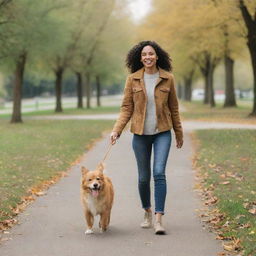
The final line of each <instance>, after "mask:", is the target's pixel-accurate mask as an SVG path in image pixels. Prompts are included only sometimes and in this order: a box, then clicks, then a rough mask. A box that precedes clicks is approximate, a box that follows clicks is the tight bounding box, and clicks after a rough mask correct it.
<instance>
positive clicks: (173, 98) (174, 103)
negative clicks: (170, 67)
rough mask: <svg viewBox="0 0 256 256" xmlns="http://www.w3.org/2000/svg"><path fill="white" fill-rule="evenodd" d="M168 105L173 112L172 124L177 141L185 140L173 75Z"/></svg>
mask: <svg viewBox="0 0 256 256" xmlns="http://www.w3.org/2000/svg"><path fill="white" fill-rule="evenodd" d="M168 105H169V109H170V111H171V118H172V124H173V129H174V132H175V136H176V139H183V130H182V125H181V121H180V114H179V103H178V99H177V95H176V89H175V83H174V77H173V75H172V76H171V91H170V94H169V99H168Z"/></svg>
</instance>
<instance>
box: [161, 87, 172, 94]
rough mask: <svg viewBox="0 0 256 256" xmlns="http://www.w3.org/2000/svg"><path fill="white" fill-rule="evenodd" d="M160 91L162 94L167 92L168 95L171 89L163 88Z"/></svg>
mask: <svg viewBox="0 0 256 256" xmlns="http://www.w3.org/2000/svg"><path fill="white" fill-rule="evenodd" d="M160 91H161V92H167V93H168V92H170V88H168V87H161V88H160Z"/></svg>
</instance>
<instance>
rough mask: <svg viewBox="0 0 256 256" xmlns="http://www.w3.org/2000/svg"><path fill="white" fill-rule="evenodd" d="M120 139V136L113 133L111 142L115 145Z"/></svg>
mask: <svg viewBox="0 0 256 256" xmlns="http://www.w3.org/2000/svg"><path fill="white" fill-rule="evenodd" d="M118 138H119V135H118V133H117V132H112V133H111V134H110V141H111V144H112V145H114V144H116V140H117V139H118Z"/></svg>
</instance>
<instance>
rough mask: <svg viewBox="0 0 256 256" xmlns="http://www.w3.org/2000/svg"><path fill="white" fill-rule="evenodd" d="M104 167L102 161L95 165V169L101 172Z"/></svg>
mask: <svg viewBox="0 0 256 256" xmlns="http://www.w3.org/2000/svg"><path fill="white" fill-rule="evenodd" d="M104 169H105V165H104V164H103V163H100V164H99V165H98V166H97V170H99V171H101V172H103V171H104Z"/></svg>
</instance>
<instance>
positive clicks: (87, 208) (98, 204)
mask: <svg viewBox="0 0 256 256" xmlns="http://www.w3.org/2000/svg"><path fill="white" fill-rule="evenodd" d="M81 171H82V179H81V200H82V205H83V209H84V215H85V220H86V223H87V229H86V231H85V234H92V233H93V223H94V216H97V215H100V222H99V227H100V229H101V231H102V232H104V231H106V230H107V228H108V226H109V222H110V214H111V208H112V205H113V200H114V189H113V185H112V182H111V180H110V179H109V178H108V177H107V176H106V175H104V174H103V171H104V166H103V164H102V163H101V164H99V165H98V167H97V168H96V170H94V171H89V170H88V169H87V168H85V167H82V170H81Z"/></svg>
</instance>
